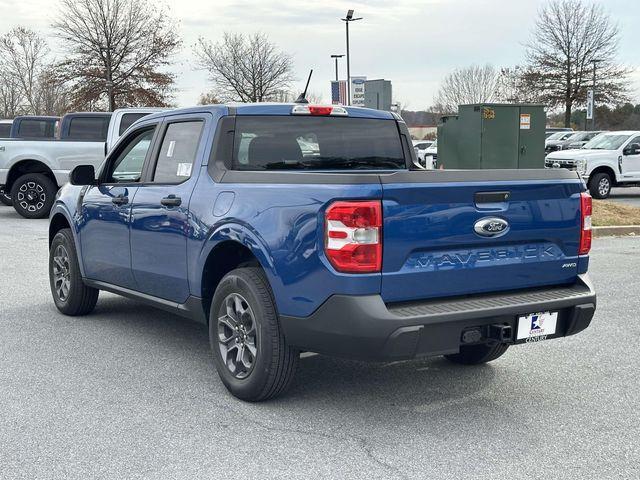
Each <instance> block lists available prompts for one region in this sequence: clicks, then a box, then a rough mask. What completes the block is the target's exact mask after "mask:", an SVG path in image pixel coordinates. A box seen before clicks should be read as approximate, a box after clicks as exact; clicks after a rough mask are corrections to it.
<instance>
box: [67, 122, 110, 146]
mask: <svg viewBox="0 0 640 480" xmlns="http://www.w3.org/2000/svg"><path fill="white" fill-rule="evenodd" d="M109 120H110V119H109V117H107V116H104V117H76V118H72V119H71V122H70V123H69V135H68V138H69V139H70V140H95V141H105V140H106V139H107V129H108V128H109Z"/></svg>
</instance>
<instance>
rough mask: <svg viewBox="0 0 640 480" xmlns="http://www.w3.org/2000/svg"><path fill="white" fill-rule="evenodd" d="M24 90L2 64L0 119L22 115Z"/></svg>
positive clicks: (0, 73)
mask: <svg viewBox="0 0 640 480" xmlns="http://www.w3.org/2000/svg"><path fill="white" fill-rule="evenodd" d="M22 98H23V97H22V89H21V88H20V85H19V83H18V82H17V81H16V79H15V77H14V76H13V75H11V74H9V73H7V71H6V70H5V68H4V67H3V65H2V64H1V63H0V118H13V117H15V116H17V115H20V114H22V113H23V112H22Z"/></svg>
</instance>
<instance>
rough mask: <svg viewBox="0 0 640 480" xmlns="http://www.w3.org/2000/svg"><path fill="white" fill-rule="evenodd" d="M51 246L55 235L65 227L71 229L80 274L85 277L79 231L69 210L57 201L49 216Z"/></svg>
mask: <svg viewBox="0 0 640 480" xmlns="http://www.w3.org/2000/svg"><path fill="white" fill-rule="evenodd" d="M49 218H50V220H49V247H51V242H53V237H55V236H56V234H57V233H58V232H59V231H60V230H62V229H63V228H68V229H69V230H71V235H72V236H73V241H74V242H75V246H76V252H77V254H78V265H79V267H80V274H81V275H82V277H83V278H84V262H83V261H82V248H81V245H80V242H79V238H78V232H77V230H76V228H74V224H73V221H72V220H71V216H70V215H69V212H67V210H66V208H65V207H63V206H62V204H60V203H55V204H54V205H53V208H52V209H51V216H50V217H49Z"/></svg>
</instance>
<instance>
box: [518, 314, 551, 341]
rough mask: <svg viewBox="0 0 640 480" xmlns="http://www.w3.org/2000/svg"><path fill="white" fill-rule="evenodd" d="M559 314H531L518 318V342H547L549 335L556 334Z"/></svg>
mask: <svg viewBox="0 0 640 480" xmlns="http://www.w3.org/2000/svg"><path fill="white" fill-rule="evenodd" d="M557 323H558V312H539V313H530V314H529V315H524V316H522V317H518V332H517V334H516V340H523V341H526V342H537V341H540V340H545V339H546V338H547V337H548V336H549V335H553V334H554V333H556V324H557Z"/></svg>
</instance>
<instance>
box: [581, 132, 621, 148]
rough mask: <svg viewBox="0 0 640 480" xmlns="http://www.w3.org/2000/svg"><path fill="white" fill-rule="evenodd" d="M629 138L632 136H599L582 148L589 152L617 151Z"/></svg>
mask: <svg viewBox="0 0 640 480" xmlns="http://www.w3.org/2000/svg"><path fill="white" fill-rule="evenodd" d="M629 137H630V135H598V136H597V137H595V138H594V139H593V140H590V141H588V142H587V143H585V144H584V147H582V148H584V149H587V150H617V149H619V148H620V147H621V146H622V144H623V143H624V142H626V141H627V140H628V139H629Z"/></svg>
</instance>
